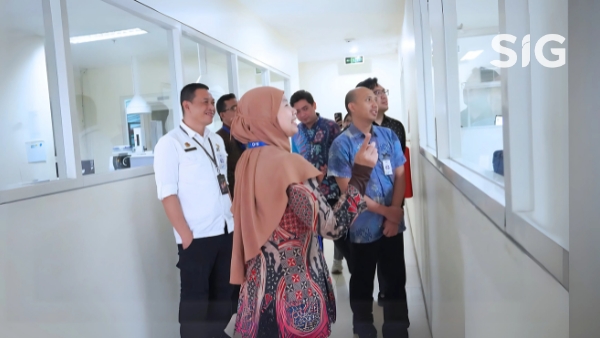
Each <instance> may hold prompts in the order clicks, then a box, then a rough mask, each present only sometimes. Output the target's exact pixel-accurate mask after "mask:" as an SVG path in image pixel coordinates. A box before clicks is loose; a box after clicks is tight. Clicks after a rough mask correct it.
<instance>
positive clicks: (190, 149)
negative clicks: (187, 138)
mask: <svg viewBox="0 0 600 338" xmlns="http://www.w3.org/2000/svg"><path fill="white" fill-rule="evenodd" d="M194 150H197V149H196V147H194V148H187V149H185V152H186V153H187V152H188V151H194Z"/></svg>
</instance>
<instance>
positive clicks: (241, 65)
mask: <svg viewBox="0 0 600 338" xmlns="http://www.w3.org/2000/svg"><path fill="white" fill-rule="evenodd" d="M238 60H239V62H238V69H239V81H240V96H242V95H244V94H245V93H246V92H247V91H249V90H250V89H252V88H256V87H262V71H261V70H260V68H257V67H256V66H255V65H253V64H251V63H250V62H248V61H246V60H244V59H242V58H238Z"/></svg>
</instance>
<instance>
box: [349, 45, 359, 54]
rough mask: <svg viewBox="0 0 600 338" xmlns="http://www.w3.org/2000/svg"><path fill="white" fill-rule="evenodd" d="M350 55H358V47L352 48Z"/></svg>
mask: <svg viewBox="0 0 600 338" xmlns="http://www.w3.org/2000/svg"><path fill="white" fill-rule="evenodd" d="M350 53H353V54H354V53H358V47H356V46H355V47H352V48H351V49H350Z"/></svg>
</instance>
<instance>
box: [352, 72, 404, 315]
mask: <svg viewBox="0 0 600 338" xmlns="http://www.w3.org/2000/svg"><path fill="white" fill-rule="evenodd" d="M356 87H366V88H369V89H371V90H372V91H373V93H375V100H376V101H377V106H378V114H377V119H375V122H373V124H374V125H377V126H381V127H385V128H389V129H391V130H392V131H393V132H394V133H395V134H396V135H397V136H398V139H400V145H401V146H402V152H404V150H405V148H406V131H405V129H404V125H403V124H402V122H400V121H398V120H396V119H393V118H391V117H389V116H386V115H385V113H386V112H387V111H388V109H389V106H388V94H389V90H388V89H385V88H384V87H383V86H382V85H380V84H379V83H378V82H377V78H376V77H373V78H368V79H366V80H364V81H362V82H360V83H359V84H358V85H356ZM402 207H404V201H403V202H402ZM399 236H403V234H400V235H399ZM398 269H401V270H402V271H404V283H405V284H406V266H405V262H404V260H402V262H398ZM377 279H378V281H379V295H378V297H377V303H378V304H379V306H383V305H382V303H383V301H384V298H385V283H384V282H385V280H384V279H383V278H382V274H381V270H380V269H379V267H378V268H377ZM404 297H405V298H404V299H406V295H405V296H404ZM406 311H407V312H408V308H407V309H406Z"/></svg>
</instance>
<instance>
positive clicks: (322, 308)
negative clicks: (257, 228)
mask: <svg viewBox="0 0 600 338" xmlns="http://www.w3.org/2000/svg"><path fill="white" fill-rule="evenodd" d="M287 193H288V196H289V202H288V205H287V208H286V210H285V213H284V215H283V218H282V219H281V222H280V223H279V226H278V227H277V229H275V231H274V232H273V234H272V235H271V237H270V238H269V240H268V241H267V243H266V244H265V245H263V247H262V248H261V253H260V254H259V255H257V256H256V257H254V258H253V259H251V260H250V261H248V262H247V263H246V280H245V282H244V283H243V284H242V287H241V291H240V300H239V303H238V312H237V313H238V314H237V320H236V325H235V328H236V335H235V336H234V337H243V338H255V337H265V338H276V337H281V338H292V337H310V338H324V337H329V335H330V333H331V324H332V323H334V322H335V319H336V309H335V296H334V293H333V286H332V283H331V277H330V276H329V269H328V268H327V264H326V263H325V257H324V256H323V251H322V250H321V249H320V247H319V245H318V242H317V235H321V236H323V237H325V238H330V239H338V238H341V237H342V236H346V234H347V232H348V227H349V226H350V225H351V224H352V222H353V221H354V220H355V219H356V217H357V216H358V214H359V213H360V212H362V211H363V210H365V209H366V202H365V200H364V197H363V196H362V195H361V194H360V193H359V191H358V189H357V188H356V187H354V186H352V185H348V192H347V193H346V194H344V195H342V196H341V198H340V200H339V202H338V203H337V205H336V206H335V207H334V208H333V209H331V207H330V206H329V205H328V204H327V201H326V200H325V198H324V197H323V196H322V195H321V194H320V193H319V184H318V182H317V181H316V179H311V180H308V181H306V182H304V183H302V184H292V185H291V186H290V187H289V188H288V191H287Z"/></svg>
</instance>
